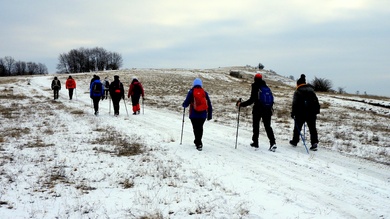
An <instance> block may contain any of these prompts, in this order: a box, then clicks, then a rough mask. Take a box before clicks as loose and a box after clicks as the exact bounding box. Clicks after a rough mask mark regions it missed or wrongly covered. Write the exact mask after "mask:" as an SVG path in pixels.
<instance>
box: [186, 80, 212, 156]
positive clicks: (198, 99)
mask: <svg viewBox="0 0 390 219" xmlns="http://www.w3.org/2000/svg"><path fill="white" fill-rule="evenodd" d="M188 106H190V110H189V118H190V120H191V124H192V128H193V132H194V136H195V140H194V144H195V146H196V149H198V150H199V151H201V150H202V148H203V143H202V137H203V125H204V123H205V121H206V119H207V120H211V119H212V113H213V107H212V105H211V101H210V98H209V95H208V93H207V92H206V91H205V90H204V89H203V88H202V80H201V79H199V78H196V79H195V80H194V82H193V86H192V88H191V90H189V91H188V93H187V96H186V99H185V100H184V102H183V107H184V108H187V107H188Z"/></svg>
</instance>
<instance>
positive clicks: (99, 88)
mask: <svg viewBox="0 0 390 219" xmlns="http://www.w3.org/2000/svg"><path fill="white" fill-rule="evenodd" d="M94 79H95V80H93V81H92V83H91V87H90V88H89V96H90V97H91V99H92V100H93V108H94V110H95V116H97V115H98V114H99V101H100V99H102V100H103V99H104V87H103V84H102V82H100V77H99V76H96V77H94Z"/></svg>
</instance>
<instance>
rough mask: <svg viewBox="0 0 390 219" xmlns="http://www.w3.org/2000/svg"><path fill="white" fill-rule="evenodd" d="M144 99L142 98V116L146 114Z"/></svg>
mask: <svg viewBox="0 0 390 219" xmlns="http://www.w3.org/2000/svg"><path fill="white" fill-rule="evenodd" d="M144 109H145V105H144V98H143V97H142V115H143V114H145V110H144Z"/></svg>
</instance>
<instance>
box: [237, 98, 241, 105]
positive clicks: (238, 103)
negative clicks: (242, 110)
mask: <svg viewBox="0 0 390 219" xmlns="http://www.w3.org/2000/svg"><path fill="white" fill-rule="evenodd" d="M240 104H241V98H240V99H238V100H237V102H236V106H238V107H240Z"/></svg>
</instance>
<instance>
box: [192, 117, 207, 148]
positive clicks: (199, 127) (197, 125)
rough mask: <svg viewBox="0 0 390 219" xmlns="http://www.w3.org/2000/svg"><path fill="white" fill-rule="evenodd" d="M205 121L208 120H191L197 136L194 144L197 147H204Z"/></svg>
mask: <svg viewBox="0 0 390 219" xmlns="http://www.w3.org/2000/svg"><path fill="white" fill-rule="evenodd" d="M205 121H206V119H191V123H192V128H193V130H194V136H195V140H194V143H195V145H196V146H197V147H198V146H203V143H202V136H203V124H204V122H205Z"/></svg>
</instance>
